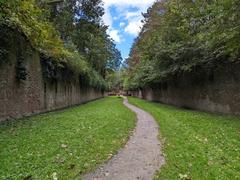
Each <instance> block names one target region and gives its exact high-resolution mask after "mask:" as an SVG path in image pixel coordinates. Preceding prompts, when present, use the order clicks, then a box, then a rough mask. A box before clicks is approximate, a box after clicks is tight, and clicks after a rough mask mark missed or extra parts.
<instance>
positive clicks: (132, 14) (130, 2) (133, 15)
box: [103, 0, 155, 43]
mask: <svg viewBox="0 0 240 180" xmlns="http://www.w3.org/2000/svg"><path fill="white" fill-rule="evenodd" d="M154 1H155V0H103V2H104V8H105V15H104V17H103V21H104V23H105V24H106V25H108V26H109V29H110V30H109V31H108V33H109V35H110V36H111V37H112V38H113V39H114V40H115V41H116V42H118V43H119V42H121V37H120V35H119V33H120V32H119V31H118V30H116V29H114V28H113V21H114V20H116V18H115V17H112V16H111V12H110V8H111V7H115V8H116V9H117V11H118V12H119V17H120V18H123V21H127V22H128V23H127V24H126V23H124V22H121V23H120V24H119V26H120V27H125V29H124V31H125V32H126V33H129V34H130V35H133V36H136V35H137V34H138V33H139V32H140V27H142V23H141V20H142V19H143V17H142V12H146V10H147V8H148V7H149V6H150V5H151V4H153V2H154ZM131 8H134V9H135V8H136V9H137V10H135V11H133V10H131V11H130V9H131ZM119 17H118V19H119ZM123 23H124V24H123Z"/></svg>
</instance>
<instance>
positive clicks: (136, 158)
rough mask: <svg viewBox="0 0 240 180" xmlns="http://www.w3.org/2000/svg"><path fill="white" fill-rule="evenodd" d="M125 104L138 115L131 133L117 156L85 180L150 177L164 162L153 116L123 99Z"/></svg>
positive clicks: (141, 178) (147, 178)
mask: <svg viewBox="0 0 240 180" xmlns="http://www.w3.org/2000/svg"><path fill="white" fill-rule="evenodd" d="M124 105H125V106H127V107H128V108H129V109H131V110H132V111H134V112H135V113H136V114H137V119H138V121H137V126H136V129H135V130H134V133H133V135H132V136H131V137H130V139H129V141H128V143H127V144H126V146H125V147H124V148H123V149H121V150H120V151H119V152H118V154H117V155H115V156H114V157H113V158H112V159H111V160H110V161H109V162H108V163H107V164H105V165H103V166H101V167H100V168H98V169H97V170H96V171H95V172H94V173H90V174H87V175H85V176H83V179H84V180H134V179H140V180H150V179H152V178H153V176H154V173H155V172H156V171H157V170H159V168H160V167H161V165H162V164H163V163H164V157H163V156H162V154H161V144H160V142H159V140H158V137H157V136H158V125H157V123H156V122H155V120H154V118H153V117H152V116H151V115H150V114H148V113H146V112H145V111H143V110H141V109H139V108H137V107H135V106H133V105H131V104H129V103H128V101H127V99H126V98H125V99H124Z"/></svg>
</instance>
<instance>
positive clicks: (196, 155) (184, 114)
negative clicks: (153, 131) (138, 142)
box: [129, 98, 240, 180]
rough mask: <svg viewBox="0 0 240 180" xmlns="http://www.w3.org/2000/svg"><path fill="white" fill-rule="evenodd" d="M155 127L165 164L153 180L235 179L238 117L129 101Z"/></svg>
mask: <svg viewBox="0 0 240 180" xmlns="http://www.w3.org/2000/svg"><path fill="white" fill-rule="evenodd" d="M129 102H130V103H132V104H134V105H136V106H138V107H140V108H143V109H144V110H146V111H148V112H149V113H151V114H152V115H153V116H154V118H155V119H156V121H157V122H158V123H159V127H160V134H161V140H162V143H163V151H164V156H165V159H166V163H165V164H164V165H163V166H162V167H161V170H160V171H159V172H158V173H157V174H156V177H155V179H203V180H205V179H206V180H208V179H236V180H237V179H239V177H240V171H239V168H240V164H239V160H240V138H239V128H240V123H239V120H240V118H239V117H231V116H223V115H214V114H209V113H204V112H197V111H190V110H184V109H178V108H174V107H171V106H166V105H161V104H159V103H152V102H147V101H145V100H140V99H136V98H129Z"/></svg>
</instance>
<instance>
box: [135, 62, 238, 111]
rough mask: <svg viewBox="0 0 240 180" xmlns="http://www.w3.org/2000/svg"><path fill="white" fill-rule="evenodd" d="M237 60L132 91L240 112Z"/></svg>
mask: <svg viewBox="0 0 240 180" xmlns="http://www.w3.org/2000/svg"><path fill="white" fill-rule="evenodd" d="M239 69H240V64H236V63H235V64H225V65H220V66H219V67H218V68H216V69H215V70H212V71H208V72H206V71H201V70H198V71H195V72H193V73H191V74H184V75H181V76H178V77H174V78H172V80H170V81H168V82H166V83H162V84H156V85H152V86H151V87H148V88H144V89H143V90H138V91H133V92H132V95H133V96H136V97H139V98H143V99H146V100H151V101H158V102H162V103H166V104H170V105H175V106H179V107H184V108H190V109H199V110H203V111H210V112H219V113H226V114H234V115H240V83H239V82H240V71H239Z"/></svg>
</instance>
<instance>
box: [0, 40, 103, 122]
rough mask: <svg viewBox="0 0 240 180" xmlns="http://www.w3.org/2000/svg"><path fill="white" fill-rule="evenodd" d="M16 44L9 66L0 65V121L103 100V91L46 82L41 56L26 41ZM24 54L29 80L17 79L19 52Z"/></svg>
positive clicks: (5, 63)
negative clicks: (20, 50)
mask: <svg viewBox="0 0 240 180" xmlns="http://www.w3.org/2000/svg"><path fill="white" fill-rule="evenodd" d="M20 43H21V44H19V41H15V42H13V45H12V47H11V48H10V53H9V55H8V57H7V62H4V63H1V64H0V121H3V120H6V119H11V118H20V117H22V116H27V115H31V114H36V113H40V112H46V111H51V110H55V109H59V108H64V107H69V106H72V105H77V104H81V103H84V102H87V101H90V100H94V99H97V98H101V97H103V94H102V92H101V91H100V90H96V89H93V88H91V87H81V86H80V83H79V82H78V81H76V82H71V83H70V82H63V81H62V82H61V81H54V82H52V81H49V80H46V79H44V78H43V70H42V66H41V59H40V56H39V53H38V52H36V51H35V50H32V49H31V47H29V45H28V43H27V42H24V40H21V42H20ZM19 46H22V47H23V48H22V49H28V51H26V52H25V51H24V52H23V56H24V63H25V67H26V69H27V73H28V76H27V79H26V80H24V81H19V80H17V78H16V64H17V51H18V50H19V49H18V48H19Z"/></svg>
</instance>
